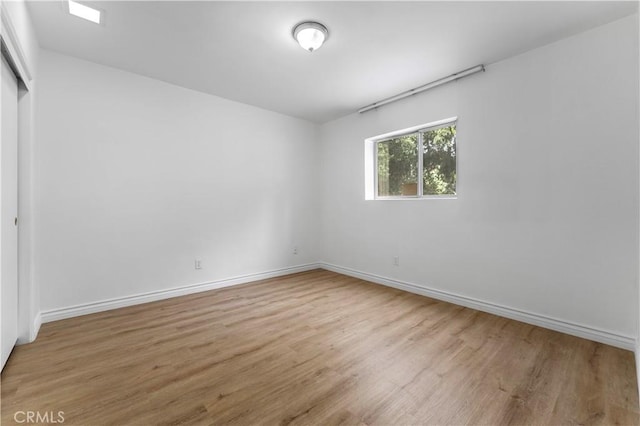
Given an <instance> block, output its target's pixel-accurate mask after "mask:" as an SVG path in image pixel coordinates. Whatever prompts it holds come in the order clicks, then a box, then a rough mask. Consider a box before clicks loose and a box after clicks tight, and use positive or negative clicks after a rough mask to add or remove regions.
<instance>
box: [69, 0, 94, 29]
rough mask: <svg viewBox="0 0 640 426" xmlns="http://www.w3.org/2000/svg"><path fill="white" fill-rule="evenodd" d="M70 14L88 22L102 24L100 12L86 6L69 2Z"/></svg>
mask: <svg viewBox="0 0 640 426" xmlns="http://www.w3.org/2000/svg"><path fill="white" fill-rule="evenodd" d="M69 13H70V14H72V15H74V16H77V17H78V18H82V19H86V20H87V21H91V22H94V23H96V24H99V23H100V11H99V10H97V9H94V8H92V7H89V6H85V5H84V4H81V3H78V2H75V1H73V0H69Z"/></svg>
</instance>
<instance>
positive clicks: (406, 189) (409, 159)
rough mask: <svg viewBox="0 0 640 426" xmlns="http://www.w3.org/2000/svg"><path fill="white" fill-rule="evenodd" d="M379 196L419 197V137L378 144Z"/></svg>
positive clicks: (410, 136) (414, 135) (411, 136)
mask: <svg viewBox="0 0 640 426" xmlns="http://www.w3.org/2000/svg"><path fill="white" fill-rule="evenodd" d="M376 155H377V156H378V196H379V197H389V196H415V195H418V135H417V134H413V135H407V136H402V137H399V138H395V139H390V140H387V141H382V142H378V143H377V153H376Z"/></svg>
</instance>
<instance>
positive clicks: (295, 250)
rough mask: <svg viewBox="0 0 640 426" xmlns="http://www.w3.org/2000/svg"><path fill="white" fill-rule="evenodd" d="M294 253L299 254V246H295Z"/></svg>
mask: <svg viewBox="0 0 640 426" xmlns="http://www.w3.org/2000/svg"><path fill="white" fill-rule="evenodd" d="M293 254H298V246H295V247H293Z"/></svg>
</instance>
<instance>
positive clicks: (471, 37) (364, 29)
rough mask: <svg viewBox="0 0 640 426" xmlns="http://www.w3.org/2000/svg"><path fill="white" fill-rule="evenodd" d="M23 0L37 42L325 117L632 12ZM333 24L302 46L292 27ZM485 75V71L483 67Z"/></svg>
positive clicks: (552, 6)
mask: <svg viewBox="0 0 640 426" xmlns="http://www.w3.org/2000/svg"><path fill="white" fill-rule="evenodd" d="M90 6H92V7H96V8H99V9H101V10H103V11H104V24H102V25H96V24H92V23H90V22H87V21H84V20H82V19H79V18H77V17H74V16H71V15H69V14H68V13H67V11H66V8H65V3H64V2H62V1H60V0H57V1H44V2H37V1H30V2H29V8H30V11H31V13H32V18H33V21H34V25H35V27H36V32H37V35H38V39H39V42H40V45H41V47H43V48H46V49H51V50H55V51H58V52H61V53H64V54H68V55H71V56H75V57H78V58H82V59H86V60H89V61H93V62H97V63H100V64H103V65H108V66H111V67H115V68H120V69H123V70H126V71H131V72H134V73H138V74H142V75H145V76H148V77H152V78H155V79H158V80H163V81H166V82H169V83H173V84H176V85H179V86H183V87H187V88H190V89H194V90H198V91H201V92H206V93H210V94H213V95H218V96H221V97H224V98H228V99H231V100H235V101H239V102H243V103H247V104H250V105H255V106H258V107H262V108H265V109H268V110H272V111H277V112H280V113H283V114H287V115H291V116H295V117H300V118H303V119H306V120H310V121H312V122H316V123H323V122H326V121H330V120H333V119H335V118H338V117H341V116H343V115H346V114H349V113H352V112H353V111H355V110H357V109H358V108H360V107H363V106H365V105H367V104H370V103H373V102H375V101H378V100H380V99H382V98H385V97H388V96H392V95H395V94H397V93H399V92H403V91H405V90H408V89H411V88H414V87H416V86H420V85H422V84H425V83H427V82H429V81H432V80H435V79H438V78H440V77H444V76H447V75H449V74H452V73H454V72H457V71H460V70H462V69H465V68H469V67H471V66H474V65H478V64H480V63H484V64H491V63H493V62H496V61H499V60H501V59H504V58H507V57H510V56H513V55H515V54H518V53H520V52H524V51H527V50H530V49H532V48H535V47H538V46H542V45H544V44H548V43H550V42H553V41H555V40H559V39H561V38H564V37H568V36H570V35H572V34H576V33H579V32H581V31H584V30H586V29H589V28H592V27H595V26H598V25H602V24H605V23H607V22H611V21H613V20H616V19H619V18H621V17H624V16H627V15H630V14H632V13H635V12H636V11H637V10H638V6H637V2H631V1H626V2H615V1H602V2H598V1H586V2H576V1H570V2H550V1H543V2H517V1H511V2H478V1H474V2H328V1H321V2H211V1H195V2H186V1H176V2H173V1H142V2H137V1H92V2H90ZM303 20H317V21H320V22H322V23H323V24H325V25H326V26H327V27H328V28H329V31H330V35H329V39H328V41H327V42H326V43H325V45H324V46H323V47H322V48H321V49H319V50H318V51H316V52H313V53H309V52H306V51H305V50H303V49H302V48H301V47H299V46H298V45H297V44H296V42H295V41H294V40H293V38H292V37H291V29H292V27H293V26H294V25H295V24H296V23H298V22H300V21H303ZM489 71H490V69H489Z"/></svg>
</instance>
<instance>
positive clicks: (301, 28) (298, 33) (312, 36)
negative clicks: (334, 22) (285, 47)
mask: <svg viewBox="0 0 640 426" xmlns="http://www.w3.org/2000/svg"><path fill="white" fill-rule="evenodd" d="M292 35H293V38H294V39H295V40H296V41H297V42H298V44H299V45H300V46H302V48H303V49H305V50H308V51H309V52H313V51H314V50H318V49H320V46H322V43H324V42H325V40H326V39H327V37H329V30H327V27H325V26H324V25H322V24H321V23H319V22H313V21H307V22H301V23H299V24H298V25H296V26H295V27H293V32H292Z"/></svg>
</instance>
